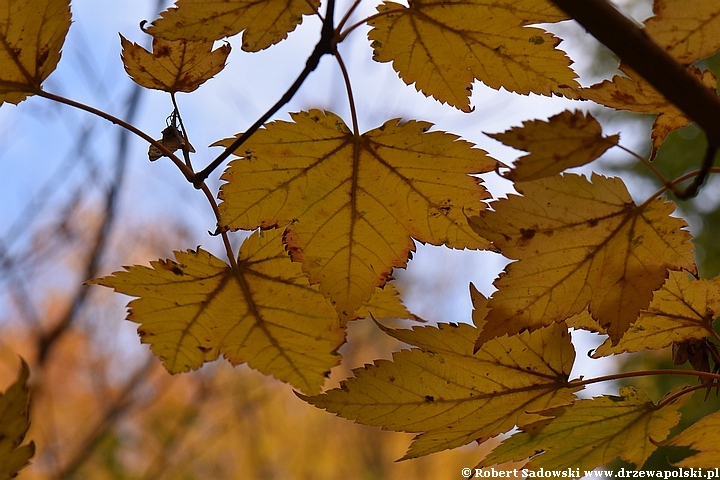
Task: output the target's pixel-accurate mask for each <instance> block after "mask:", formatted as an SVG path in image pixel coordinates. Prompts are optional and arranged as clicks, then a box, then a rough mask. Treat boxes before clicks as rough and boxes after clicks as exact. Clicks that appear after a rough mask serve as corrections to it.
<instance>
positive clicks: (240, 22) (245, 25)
mask: <svg viewBox="0 0 720 480" xmlns="http://www.w3.org/2000/svg"><path fill="white" fill-rule="evenodd" d="M175 5H176V6H175V7H171V8H169V9H167V10H165V11H164V12H162V13H161V14H160V18H159V19H158V20H155V21H154V22H153V23H152V25H150V26H149V27H148V28H147V31H148V32H149V33H150V34H151V35H153V36H156V37H161V38H165V39H167V40H181V39H182V40H189V41H196V40H219V39H221V38H224V37H230V36H233V35H236V34H238V33H240V32H242V31H243V30H244V32H243V36H242V49H243V50H245V51H246V52H258V51H260V50H263V49H265V48H268V47H269V46H271V45H274V44H276V43H278V42H280V41H282V40H284V39H285V38H287V36H288V34H289V33H290V32H292V31H293V30H295V27H297V26H298V25H299V24H300V23H302V16H303V15H311V14H313V13H314V12H315V11H317V9H318V7H319V6H320V1H319V0H264V1H261V2H257V1H253V0H225V1H223V2H218V1H216V0H177V2H175Z"/></svg>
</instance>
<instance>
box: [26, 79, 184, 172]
mask: <svg viewBox="0 0 720 480" xmlns="http://www.w3.org/2000/svg"><path fill="white" fill-rule="evenodd" d="M37 95H38V96H40V97H43V98H47V99H48V100H53V101H56V102H58V103H63V104H65V105H69V106H71V107H75V108H79V109H80V110H84V111H86V112H88V113H92V114H93V115H97V116H98V117H101V118H104V119H105V120H107V121H109V122H111V123H114V124H115V125H119V126H120V127H122V128H124V129H125V130H128V131H130V132H132V133H134V134H135V135H137V136H138V137H140V138H142V139H143V140H145V141H147V142H148V143H149V144H151V145H154V146H155V147H157V149H158V150H160V151H161V152H163V154H165V156H167V157H169V158H170V160H172V161H173V163H174V164H175V165H176V166H177V167H178V168H179V169H180V171H181V172H182V174H183V175H184V176H185V178H186V179H187V181H188V182H192V181H193V172H192V171H191V170H190V169H189V168H188V167H187V165H185V164H184V163H183V161H182V160H180V159H179V158H178V157H177V156H175V154H174V153H173V152H171V151H170V150H168V148H167V147H166V146H165V145H163V144H162V143H161V142H158V141H157V140H155V139H154V138H152V137H151V136H150V135H148V134H147V133H145V132H143V131H142V130H140V129H139V128H137V127H135V126H134V125H132V124H130V123H128V122H126V121H124V120H121V119H119V118H117V117H115V116H113V115H110V114H109V113H106V112H103V111H102V110H98V109H97V108H93V107H91V106H89V105H85V104H83V103H80V102H76V101H75V100H71V99H69V98H65V97H63V96H60V95H55V94H53V93H50V92H46V91H44V90H41V91H39V92H37Z"/></svg>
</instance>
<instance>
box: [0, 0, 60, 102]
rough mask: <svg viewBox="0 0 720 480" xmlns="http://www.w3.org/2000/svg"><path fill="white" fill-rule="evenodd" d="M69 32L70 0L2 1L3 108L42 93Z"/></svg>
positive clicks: (0, 67)
mask: <svg viewBox="0 0 720 480" xmlns="http://www.w3.org/2000/svg"><path fill="white" fill-rule="evenodd" d="M69 29H70V0H0V105H2V103H4V102H9V103H14V104H17V103H19V102H21V101H23V100H25V99H26V98H27V97H28V96H30V95H32V94H33V93H37V92H38V91H40V90H41V87H40V85H41V84H42V82H43V81H44V80H45V79H46V78H47V77H48V76H49V75H50V74H51V73H52V72H53V70H55V67H56V66H57V64H58V62H59V61H60V49H61V48H62V46H63V43H64V42H65V35H67V32H68V30H69Z"/></svg>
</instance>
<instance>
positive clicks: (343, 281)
mask: <svg viewBox="0 0 720 480" xmlns="http://www.w3.org/2000/svg"><path fill="white" fill-rule="evenodd" d="M292 118H293V120H294V121H293V122H285V121H276V122H272V123H270V124H268V125H266V127H265V128H264V129H261V130H259V131H258V132H256V133H255V134H254V135H253V136H252V137H251V138H250V139H249V140H248V141H247V142H245V143H244V144H243V146H242V147H241V148H240V149H239V150H238V151H236V152H235V154H236V155H241V156H242V157H243V158H242V159H241V160H236V161H233V162H231V164H230V166H229V168H228V169H227V170H226V172H225V173H224V174H223V176H222V179H223V180H225V181H226V182H228V183H226V184H225V185H223V186H222V188H221V191H220V198H221V199H222V200H223V202H222V203H221V204H220V224H221V225H223V226H227V227H229V228H231V229H233V230H235V229H254V228H257V227H260V228H263V229H267V228H274V227H277V226H286V225H288V226H287V230H286V234H285V242H286V245H287V247H288V250H289V252H290V255H291V256H292V258H293V260H295V261H298V262H302V264H303V270H304V271H305V272H306V273H307V275H308V278H309V279H310V283H312V284H316V283H319V284H320V290H321V291H322V292H323V293H324V294H325V295H327V296H328V297H329V298H330V299H331V301H332V302H333V304H334V305H335V306H336V309H337V311H338V313H339V314H340V315H341V317H343V318H348V317H351V316H352V315H353V313H354V312H355V311H356V310H357V309H358V308H359V307H360V306H361V305H362V303H363V302H365V301H367V300H369V298H370V296H371V295H372V294H373V292H374V291H375V288H376V287H381V286H383V285H384V284H385V283H386V281H387V279H388V278H389V276H390V274H391V272H392V269H393V267H403V266H405V265H406V263H407V260H408V257H409V255H410V253H411V252H412V251H414V249H415V247H414V244H413V240H412V239H413V238H414V239H416V240H419V241H420V242H424V243H430V244H433V245H443V244H444V245H447V246H449V247H451V248H474V249H477V248H487V247H489V242H488V241H487V240H484V239H482V238H479V237H478V236H477V234H475V233H474V232H473V231H472V229H471V228H470V227H469V225H468V223H467V217H466V215H476V214H477V213H478V212H479V211H480V210H482V209H484V208H485V204H484V203H482V202H481V200H483V199H485V198H487V197H488V194H487V193H486V191H485V189H484V188H482V187H481V186H480V185H479V182H480V180H479V179H478V178H475V177H471V176H470V175H471V174H476V173H482V172H487V171H489V170H492V169H493V168H494V166H495V164H496V163H497V162H496V161H495V160H493V159H492V158H490V157H488V156H487V155H486V154H485V152H484V151H482V150H479V149H475V148H471V147H472V144H470V143H468V142H465V141H462V140H459V139H458V137H457V136H455V135H451V134H447V133H443V132H427V130H428V129H429V128H430V127H431V124H429V123H426V122H419V121H409V122H406V123H400V122H399V121H398V120H390V121H388V122H386V123H385V124H384V125H382V126H381V127H379V128H376V129H374V130H371V131H369V132H367V133H365V134H363V135H360V136H356V135H354V134H353V133H352V132H350V131H349V129H348V128H347V127H346V126H345V124H344V123H343V121H342V120H341V119H340V117H338V116H337V115H335V114H332V113H326V112H322V111H319V110H312V111H310V112H301V113H296V114H293V115H292ZM232 141H233V139H232V138H229V139H225V140H222V141H220V142H217V145H223V146H229V145H230V144H231V143H232ZM473 212H474V213H473Z"/></svg>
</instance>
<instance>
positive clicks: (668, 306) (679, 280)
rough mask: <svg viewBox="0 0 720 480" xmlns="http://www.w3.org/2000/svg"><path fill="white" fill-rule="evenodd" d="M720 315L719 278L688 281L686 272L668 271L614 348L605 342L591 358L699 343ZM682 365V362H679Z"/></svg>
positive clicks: (689, 279)
mask: <svg viewBox="0 0 720 480" xmlns="http://www.w3.org/2000/svg"><path fill="white" fill-rule="evenodd" d="M718 315H720V278H719V277H716V278H714V279H712V280H705V279H702V278H701V279H697V280H696V279H691V278H690V277H689V276H688V274H687V273H685V272H670V277H669V278H668V279H667V281H666V282H665V285H663V287H662V288H661V289H660V290H658V291H656V292H655V294H654V295H653V300H652V303H650V306H649V307H648V308H647V310H643V311H642V312H640V318H638V321H637V322H635V323H634V324H633V325H632V326H631V327H630V329H629V330H628V331H627V332H625V335H623V337H622V338H621V339H620V341H619V342H618V343H617V345H615V346H612V344H611V342H610V341H609V340H607V341H605V343H603V344H602V345H600V347H598V349H597V350H596V351H595V353H594V354H593V357H594V358H598V357H603V356H606V355H612V354H614V353H621V352H639V351H641V350H645V349H660V348H665V347H669V346H670V345H672V344H673V343H676V342H685V341H686V340H702V339H704V338H706V337H708V336H711V335H712V334H713V326H712V325H713V322H714V321H715V318H716V317H717V316H718ZM681 363H685V362H681Z"/></svg>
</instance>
